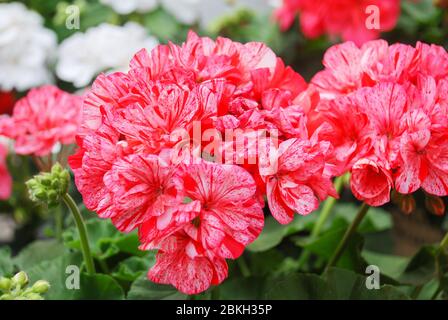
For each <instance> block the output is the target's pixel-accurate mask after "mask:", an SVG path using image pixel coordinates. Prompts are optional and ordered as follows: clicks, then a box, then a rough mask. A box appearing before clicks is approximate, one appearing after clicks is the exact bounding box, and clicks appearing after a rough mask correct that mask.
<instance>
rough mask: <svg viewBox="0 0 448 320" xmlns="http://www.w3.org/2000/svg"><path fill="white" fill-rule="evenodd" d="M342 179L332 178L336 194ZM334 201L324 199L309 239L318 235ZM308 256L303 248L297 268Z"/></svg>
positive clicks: (300, 266) (334, 199)
mask: <svg viewBox="0 0 448 320" xmlns="http://www.w3.org/2000/svg"><path fill="white" fill-rule="evenodd" d="M344 179H345V177H344V176H340V177H337V178H336V179H335V180H334V188H335V189H336V192H337V193H338V194H340V193H341V191H342V188H343V186H344ZM336 202H337V199H336V198H333V197H328V198H327V200H325V202H324V205H323V207H322V210H321V212H320V214H319V217H318V218H317V221H316V223H315V224H314V227H313V229H312V230H311V236H310V240H315V239H316V238H317V237H318V236H319V235H320V232H321V230H322V227H323V226H324V225H325V222H327V220H328V218H329V217H330V214H331V212H332V210H333V207H334V205H335V204H336ZM309 256H310V252H309V251H308V250H304V251H303V252H302V254H301V255H300V259H299V261H298V267H299V269H302V267H303V265H304V264H305V262H306V261H307V260H308V257H309Z"/></svg>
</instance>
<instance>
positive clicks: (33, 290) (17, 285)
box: [0, 271, 50, 300]
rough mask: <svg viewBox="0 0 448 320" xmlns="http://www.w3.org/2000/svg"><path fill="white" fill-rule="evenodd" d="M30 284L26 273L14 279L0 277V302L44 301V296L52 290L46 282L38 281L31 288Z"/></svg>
mask: <svg viewBox="0 0 448 320" xmlns="http://www.w3.org/2000/svg"><path fill="white" fill-rule="evenodd" d="M28 283H29V279H28V275H27V274H26V273H25V272H24V271H20V272H19V273H17V274H16V275H15V276H13V277H12V278H6V277H0V300H43V299H44V298H43V297H42V295H43V294H44V293H46V292H47V291H48V289H50V284H49V283H48V282H47V281H45V280H38V281H36V282H35V283H34V284H33V285H32V286H30V287H29V286H28ZM27 286H28V287H27Z"/></svg>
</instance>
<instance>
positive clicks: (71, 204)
mask: <svg viewBox="0 0 448 320" xmlns="http://www.w3.org/2000/svg"><path fill="white" fill-rule="evenodd" d="M62 200H63V201H64V203H65V204H66V206H67V207H68V208H69V209H70V211H71V213H72V215H73V218H74V219H75V223H76V227H77V228H78V233H79V240H80V242H81V251H82V255H83V257H84V262H85V264H86V269H87V272H88V273H90V274H94V273H95V264H94V262H93V258H92V254H91V252H90V246H89V240H88V238H87V229H86V225H85V223H84V219H83V218H82V215H81V212H80V211H79V208H78V206H77V205H76V203H75V201H74V200H73V198H72V197H71V196H70V195H69V194H68V193H66V194H64V195H63V196H62Z"/></svg>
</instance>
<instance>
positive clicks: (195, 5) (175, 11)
mask: <svg viewBox="0 0 448 320" xmlns="http://www.w3.org/2000/svg"><path fill="white" fill-rule="evenodd" d="M218 1H222V0H218ZM206 2H212V3H214V2H216V1H214V0H212V1H210V0H209V1H204V0H160V3H161V5H162V7H163V8H164V9H165V10H166V11H167V12H169V13H170V14H172V15H173V16H174V17H175V18H176V19H177V20H178V21H179V22H182V23H184V24H193V23H195V22H196V21H197V20H198V19H199V17H200V13H201V6H203V5H204V4H205V3H206Z"/></svg>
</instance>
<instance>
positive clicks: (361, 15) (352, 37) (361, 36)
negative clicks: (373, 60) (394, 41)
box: [275, 0, 400, 44]
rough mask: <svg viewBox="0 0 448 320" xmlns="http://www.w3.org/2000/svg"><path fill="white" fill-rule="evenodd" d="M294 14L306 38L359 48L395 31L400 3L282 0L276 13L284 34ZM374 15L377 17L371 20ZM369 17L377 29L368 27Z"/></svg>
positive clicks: (390, 0)
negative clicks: (338, 41) (334, 39)
mask: <svg viewBox="0 0 448 320" xmlns="http://www.w3.org/2000/svg"><path fill="white" fill-rule="evenodd" d="M297 14H299V16H300V26H301V29H302V32H303V34H304V35H305V36H306V37H308V38H317V37H319V36H321V35H323V34H327V35H329V36H330V37H335V36H338V37H341V38H342V40H344V41H354V42H355V43H358V44H362V43H364V42H366V41H369V40H372V39H376V38H378V37H379V35H380V32H384V31H390V30H392V29H393V28H394V27H395V25H396V23H397V20H398V16H399V14H400V1H399V0H379V1H374V0H338V1H334V0H322V1H315V0H284V1H283V6H282V7H281V8H280V9H278V10H277V12H276V13H275V15H276V18H277V19H278V20H279V23H280V27H281V28H282V29H283V30H286V29H288V28H289V27H290V26H291V25H292V24H293V22H294V20H295V18H296V15H297ZM375 14H376V15H377V16H376V17H374V16H373V15H375ZM369 17H372V18H375V19H376V20H377V22H378V23H379V29H377V28H373V27H369V26H368V25H367V21H368V20H369Z"/></svg>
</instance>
